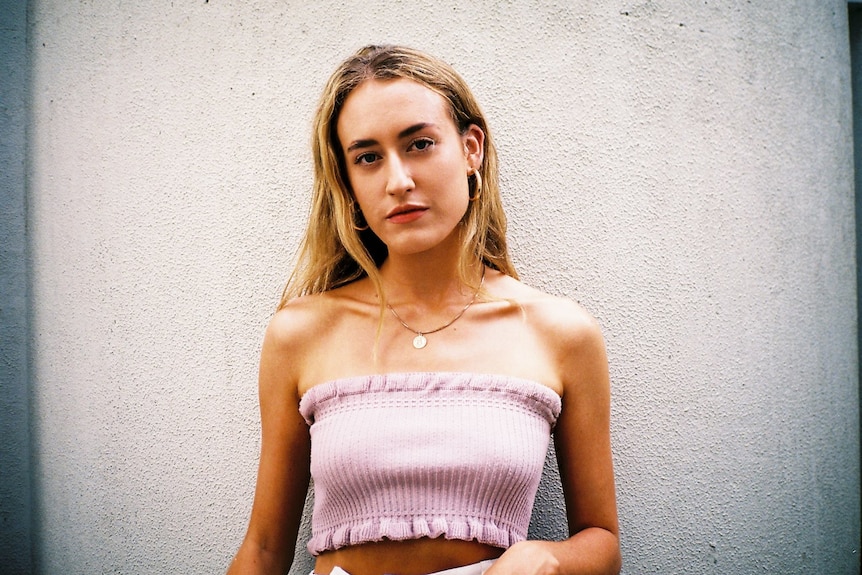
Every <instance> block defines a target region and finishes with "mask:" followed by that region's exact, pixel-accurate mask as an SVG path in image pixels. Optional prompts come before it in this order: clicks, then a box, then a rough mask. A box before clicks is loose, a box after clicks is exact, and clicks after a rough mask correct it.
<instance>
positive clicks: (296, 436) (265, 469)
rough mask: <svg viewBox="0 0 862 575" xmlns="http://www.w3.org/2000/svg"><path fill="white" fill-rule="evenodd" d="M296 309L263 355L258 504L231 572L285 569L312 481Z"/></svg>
mask: <svg viewBox="0 0 862 575" xmlns="http://www.w3.org/2000/svg"><path fill="white" fill-rule="evenodd" d="M295 315H296V314H295V312H294V311H293V310H289V309H284V310H282V311H280V312H278V313H277V314H276V315H275V316H274V317H273V319H272V321H271V322H270V324H269V327H268V328H267V331H266V336H265V337H264V342H263V349H262V351H261V359H260V373H259V395H260V418H261V450H260V463H259V467H258V472H257V486H256V487H255V494H254V504H253V505H252V511H251V519H250V521H249V526H248V531H247V532H246V535H245V539H244V540H243V542H242V545H241V546H240V548H239V551H238V552H237V554H236V557H235V558H234V560H233V563H231V565H230V568H229V569H228V575H251V574H254V575H258V574H264V573H278V574H279V575H280V574H282V573H285V572H286V571H287V570H288V569H289V568H290V565H291V563H292V562H293V554H294V548H295V545H296V536H297V532H298V531H299V524H300V520H301V517H302V509H303V505H304V502H305V496H306V492H307V490H308V482H309V457H310V440H309V434H308V425H306V423H305V421H304V420H303V418H302V416H301V415H300V413H299V394H298V392H297V386H296V381H297V377H296V376H297V368H296V365H297V364H296V360H297V359H298V357H297V356H298V355H301V354H299V353H297V352H298V350H297V346H296V344H295V342H297V341H298V340H297V338H296V332H297V329H296V325H295V322H294V321H293V320H295V319H296V318H295V317H292V316H295Z"/></svg>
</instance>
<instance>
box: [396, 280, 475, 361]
mask: <svg viewBox="0 0 862 575" xmlns="http://www.w3.org/2000/svg"><path fill="white" fill-rule="evenodd" d="M484 283H485V266H482V280H481V281H480V282H479V289H477V290H476V291H475V292H474V293H473V298H472V299H471V300H470V301H469V302H468V303H467V305H465V306H464V309H462V310H461V311H459V312H458V315H456V316H455V317H453V318H452V319H450V320H449V321H448V322H446V323H445V324H444V325H441V326H440V327H438V328H436V329H429V330H428V331H419V330H415V329H413V328H412V327H410V326H409V325H407V322H406V321H404V320H403V319H401V316H400V315H398V312H396V311H395V309H394V308H393V307H392V306H391V305H389V304H388V303H387V304H386V307H388V308H389V311H391V312H392V315H394V316H395V319H397V320H398V321H399V322H401V325H403V326H404V327H405V328H407V329H408V330H409V331H412V332H413V333H415V334H416V337H414V338H413V347H414V348H416V349H422V348H423V347H425V346H426V345H428V339H427V338H426V337H425V336H426V335H430V334H432V333H437V332H438V331H442V330H444V329H446V328H447V327H449V326H450V325H452V324H453V323H455V322H456V321H458V320H459V319H460V318H461V316H462V315H464V312H465V311H467V310H468V309H469V308H470V306H471V305H473V303H475V301H476V297H477V296H478V295H479V292H480V291H481V290H482V285H483V284H484Z"/></svg>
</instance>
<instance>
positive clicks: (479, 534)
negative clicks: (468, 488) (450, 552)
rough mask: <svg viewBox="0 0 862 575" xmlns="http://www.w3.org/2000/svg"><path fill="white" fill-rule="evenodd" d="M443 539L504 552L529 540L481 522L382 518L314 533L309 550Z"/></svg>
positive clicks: (508, 530)
mask: <svg viewBox="0 0 862 575" xmlns="http://www.w3.org/2000/svg"><path fill="white" fill-rule="evenodd" d="M441 536H442V537H444V538H445V539H455V540H462V541H473V540H475V541H478V542H479V543H484V544H486V545H491V546H492V547H500V548H503V549H507V548H508V547H510V546H511V545H514V544H515V543H517V542H519V541H523V540H524V539H526V533H519V532H517V531H516V530H514V529H507V528H504V527H500V526H498V525H496V524H494V523H492V522H488V521H481V520H479V519H451V518H449V519H447V518H445V517H435V518H433V519H431V520H427V519H425V518H424V517H414V518H410V519H402V518H382V519H376V520H372V521H364V522H362V523H357V524H347V525H341V526H339V527H335V528H332V529H327V530H323V531H321V532H320V533H314V534H313V535H312V537H311V539H310V540H309V542H308V545H307V548H308V552H309V553H311V554H312V555H318V554H320V553H321V552H322V551H332V550H335V549H339V548H342V547H348V546H350V545H357V544H360V543H369V542H372V541H382V540H384V539H388V540H391V541H405V540H411V539H420V538H422V537H428V538H430V539H436V538H437V537H441Z"/></svg>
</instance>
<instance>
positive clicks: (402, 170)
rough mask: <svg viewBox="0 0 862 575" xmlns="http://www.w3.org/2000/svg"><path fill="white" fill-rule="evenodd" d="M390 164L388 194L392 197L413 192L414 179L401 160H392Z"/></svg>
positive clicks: (387, 182)
mask: <svg viewBox="0 0 862 575" xmlns="http://www.w3.org/2000/svg"><path fill="white" fill-rule="evenodd" d="M388 164H389V165H388V166H387V168H388V173H387V179H386V193H387V194H389V195H390V196H400V195H402V194H404V193H406V192H409V191H410V190H412V189H413V186H414V183H413V178H412V177H411V175H410V172H409V170H408V169H407V166H406V165H404V162H403V161H402V160H401V159H399V158H392V159H391V160H390V161H389V162H388Z"/></svg>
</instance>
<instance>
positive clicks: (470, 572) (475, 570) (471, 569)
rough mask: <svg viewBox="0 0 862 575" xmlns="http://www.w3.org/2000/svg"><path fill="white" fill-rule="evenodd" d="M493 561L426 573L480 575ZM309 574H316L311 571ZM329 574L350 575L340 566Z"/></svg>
mask: <svg viewBox="0 0 862 575" xmlns="http://www.w3.org/2000/svg"><path fill="white" fill-rule="evenodd" d="M494 561H496V559H488V560H486V561H479V562H478V563H471V564H470V565H463V566H461V567H455V568H454V569H446V570H444V571H436V572H434V573H429V574H428V575H482V574H483V573H484V572H485V571H487V570H488V569H490V568H491V565H493V564H494ZM310 575H317V574H316V573H315V572H314V571H312V572H311V573H310ZM329 575H350V573H348V572H347V571H345V570H344V569H342V568H341V567H338V566H335V567H333V568H332V571H330V572H329Z"/></svg>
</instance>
